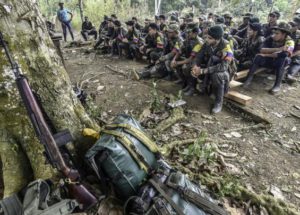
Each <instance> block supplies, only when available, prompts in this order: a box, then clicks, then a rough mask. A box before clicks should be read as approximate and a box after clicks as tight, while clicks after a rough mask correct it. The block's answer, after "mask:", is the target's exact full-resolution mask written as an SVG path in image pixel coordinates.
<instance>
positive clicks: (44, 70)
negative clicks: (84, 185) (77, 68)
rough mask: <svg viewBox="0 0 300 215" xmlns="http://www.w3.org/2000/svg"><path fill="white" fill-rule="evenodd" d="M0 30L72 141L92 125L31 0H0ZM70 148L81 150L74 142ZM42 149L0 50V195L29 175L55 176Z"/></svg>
mask: <svg viewBox="0 0 300 215" xmlns="http://www.w3.org/2000/svg"><path fill="white" fill-rule="evenodd" d="M0 31H1V32H2V33H3V34H4V37H5V39H6V40H7V41H8V43H9V48H10V50H11V52H12V54H13V57H14V59H15V60H16V61H17V62H18V63H19V65H20V66H21V69H22V71H23V74H25V75H26V76H27V78H28V80H29V84H30V86H31V88H32V89H33V90H34V91H35V92H36V93H37V94H38V96H39V97H40V102H41V104H42V105H43V108H44V109H45V111H46V113H47V114H48V116H49V118H50V120H51V121H52V123H53V125H54V127H55V129H56V130H57V131H59V130H63V129H67V128H68V129H70V131H71V133H72V135H73V137H74V138H75V139H78V137H80V133H81V130H82V128H83V127H91V128H94V129H97V128H98V126H97V125H96V124H95V123H94V121H92V120H91V119H90V118H89V116H88V115H87V114H86V112H85V110H84V109H83V107H82V106H81V104H80V102H79V101H78V99H77V98H76V96H75V94H74V93H73V90H72V85H71V82H70V79H69V77H68V74H67V72H66V71H65V69H64V67H63V66H62V62H61V59H60V57H59V56H58V55H57V54H56V52H55V49H54V45H53V43H52V41H51V39H50V37H49V35H48V32H47V29H46V25H45V23H44V20H43V19H42V16H41V13H40V12H39V9H38V6H37V3H36V1H35V0H10V1H4V0H0ZM73 146H75V148H76V149H78V150H80V148H81V146H80V145H79V144H78V143H77V144H76V142H75V143H74V145H73ZM43 151H44V149H43V147H42V145H41V144H40V143H39V141H38V140H37V138H36V136H35V134H34V130H33V128H32V126H31V124H30V121H29V118H28V116H27V113H26V110H25V108H24V105H23V104H22V102H21V99H20V96H19V92H18V91H17V88H16V85H15V81H14V78H13V73H12V71H11V70H10V65H9V64H8V61H7V59H6V57H5V55H4V53H3V52H0V157H1V161H2V165H3V167H2V169H3V181H4V196H7V195H10V194H11V193H13V192H16V191H18V190H19V189H20V188H21V187H22V186H24V185H25V184H27V183H28V182H29V181H30V180H32V179H34V178H49V177H54V176H55V175H56V173H55V171H54V170H53V169H52V168H51V166H50V165H49V164H46V163H45V158H44V156H43Z"/></svg>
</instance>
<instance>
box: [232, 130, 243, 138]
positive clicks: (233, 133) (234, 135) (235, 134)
mask: <svg viewBox="0 0 300 215" xmlns="http://www.w3.org/2000/svg"><path fill="white" fill-rule="evenodd" d="M230 134H231V135H232V136H233V137H236V138H240V137H242V135H241V134H240V133H238V132H236V131H233V132H231V133H230Z"/></svg>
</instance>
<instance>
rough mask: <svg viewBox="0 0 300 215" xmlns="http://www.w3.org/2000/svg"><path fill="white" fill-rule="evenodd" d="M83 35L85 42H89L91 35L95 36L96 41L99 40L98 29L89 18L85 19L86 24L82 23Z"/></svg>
mask: <svg viewBox="0 0 300 215" xmlns="http://www.w3.org/2000/svg"><path fill="white" fill-rule="evenodd" d="M81 35H82V37H83V39H84V40H85V41H87V39H88V36H89V35H94V38H95V40H97V31H96V28H95V27H94V26H93V24H92V23H91V22H90V21H89V18H88V17H87V16H85V17H84V22H83V23H82V27H81Z"/></svg>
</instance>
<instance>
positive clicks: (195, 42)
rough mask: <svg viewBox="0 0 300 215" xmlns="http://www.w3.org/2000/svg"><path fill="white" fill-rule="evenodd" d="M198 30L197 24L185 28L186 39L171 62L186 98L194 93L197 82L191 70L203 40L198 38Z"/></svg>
mask: <svg viewBox="0 0 300 215" xmlns="http://www.w3.org/2000/svg"><path fill="white" fill-rule="evenodd" d="M199 31H200V29H199V28H198V26H197V24H195V23H190V24H188V26H187V30H186V32H187V39H186V40H185V41H184V42H183V45H182V47H181V49H180V52H179V53H177V54H176V56H175V58H174V59H173V61H172V62H171V68H172V69H175V70H176V75H177V77H178V80H177V81H176V83H178V84H179V83H181V84H182V86H183V92H184V94H185V95H186V96H191V95H193V94H194V92H195V91H196V84H197V81H196V79H195V78H193V77H192V76H191V69H192V67H193V64H194V60H195V57H196V55H197V54H198V52H199V51H200V50H201V47H202V45H203V40H202V39H201V38H200V37H198V34H199Z"/></svg>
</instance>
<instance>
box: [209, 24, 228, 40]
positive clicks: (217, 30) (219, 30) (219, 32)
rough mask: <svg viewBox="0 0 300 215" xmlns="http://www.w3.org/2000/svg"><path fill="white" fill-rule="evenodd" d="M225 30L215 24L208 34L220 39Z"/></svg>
mask: <svg viewBox="0 0 300 215" xmlns="http://www.w3.org/2000/svg"><path fill="white" fill-rule="evenodd" d="M223 34H224V30H223V28H222V27H221V26H218V25H216V26H213V27H211V28H209V29H208V35H209V36H211V37H212V38H214V39H216V40H219V39H221V38H222V37H223Z"/></svg>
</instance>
